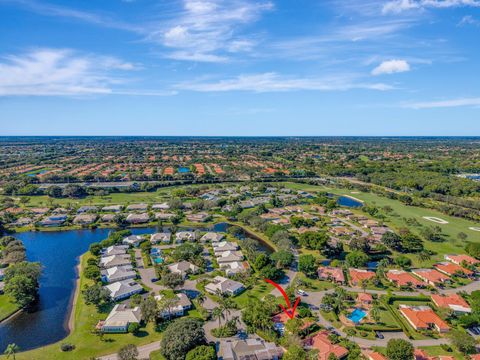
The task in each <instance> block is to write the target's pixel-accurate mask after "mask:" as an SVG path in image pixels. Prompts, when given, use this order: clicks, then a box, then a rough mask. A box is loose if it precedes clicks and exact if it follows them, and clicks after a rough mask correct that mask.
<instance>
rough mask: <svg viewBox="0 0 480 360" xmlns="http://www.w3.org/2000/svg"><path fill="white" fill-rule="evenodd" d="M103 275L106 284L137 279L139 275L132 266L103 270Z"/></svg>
mask: <svg viewBox="0 0 480 360" xmlns="http://www.w3.org/2000/svg"><path fill="white" fill-rule="evenodd" d="M101 274H102V281H103V282H106V283H113V282H116V281H122V280H128V279H135V278H136V277H137V273H136V272H135V271H133V267H132V265H123V266H114V267H111V268H108V269H105V270H102V272H101Z"/></svg>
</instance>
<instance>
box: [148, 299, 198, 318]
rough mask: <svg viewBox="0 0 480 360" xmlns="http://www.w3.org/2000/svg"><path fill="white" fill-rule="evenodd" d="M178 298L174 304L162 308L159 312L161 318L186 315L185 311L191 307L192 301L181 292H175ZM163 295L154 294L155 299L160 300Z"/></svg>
mask: <svg viewBox="0 0 480 360" xmlns="http://www.w3.org/2000/svg"><path fill="white" fill-rule="evenodd" d="M175 296H176V297H177V298H178V300H177V302H176V303H175V305H172V307H170V308H168V309H162V311H160V313H159V317H160V318H161V319H170V318H172V317H180V316H184V315H186V312H187V311H188V310H190V309H191V308H192V302H191V301H190V299H189V298H188V296H187V295H185V294H183V293H179V294H175ZM162 299H163V295H157V296H155V300H157V301H162Z"/></svg>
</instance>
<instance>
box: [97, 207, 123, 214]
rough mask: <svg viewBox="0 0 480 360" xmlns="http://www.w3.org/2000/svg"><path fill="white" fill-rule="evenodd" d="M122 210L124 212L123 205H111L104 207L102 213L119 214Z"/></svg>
mask: <svg viewBox="0 0 480 360" xmlns="http://www.w3.org/2000/svg"><path fill="white" fill-rule="evenodd" d="M122 210H123V205H109V206H104V207H103V208H102V211H104V212H114V213H119V212H120V211H122Z"/></svg>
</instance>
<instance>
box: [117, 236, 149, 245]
mask: <svg viewBox="0 0 480 360" xmlns="http://www.w3.org/2000/svg"><path fill="white" fill-rule="evenodd" d="M144 240H145V239H144V238H143V236H140V235H130V236H127V237H126V238H123V240H122V244H123V245H129V246H134V247H138V246H139V245H140V243H141V242H143V241H144Z"/></svg>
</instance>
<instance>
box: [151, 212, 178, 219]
mask: <svg viewBox="0 0 480 360" xmlns="http://www.w3.org/2000/svg"><path fill="white" fill-rule="evenodd" d="M175 216H177V215H175V214H173V213H164V212H159V213H155V219H156V220H167V221H168V220H170V219H171V218H174V217H175Z"/></svg>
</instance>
